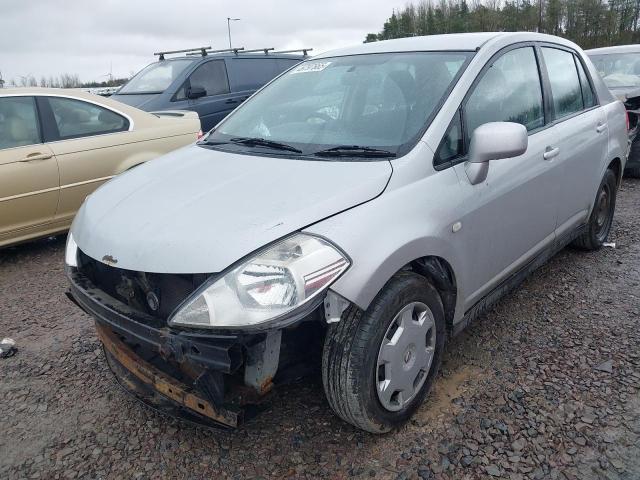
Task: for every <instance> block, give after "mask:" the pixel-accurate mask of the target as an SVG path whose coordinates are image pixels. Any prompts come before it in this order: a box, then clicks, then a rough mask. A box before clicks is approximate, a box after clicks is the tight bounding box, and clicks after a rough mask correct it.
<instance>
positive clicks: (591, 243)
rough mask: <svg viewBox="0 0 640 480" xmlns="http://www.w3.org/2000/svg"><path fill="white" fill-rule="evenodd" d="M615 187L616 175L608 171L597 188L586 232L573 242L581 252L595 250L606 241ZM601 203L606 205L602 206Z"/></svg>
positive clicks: (611, 220)
mask: <svg viewBox="0 0 640 480" xmlns="http://www.w3.org/2000/svg"><path fill="white" fill-rule="evenodd" d="M617 187H618V182H617V178H616V174H615V173H614V171H613V170H611V169H608V170H607V171H606V172H605V174H604V177H603V178H602V182H600V186H599V187H598V193H597V194H596V199H595V202H594V204H593V210H592V212H591V216H590V217H589V223H588V224H587V230H586V232H584V233H583V234H582V235H580V236H579V237H578V238H576V239H575V240H574V242H573V245H574V246H576V247H578V248H581V249H583V250H597V249H599V248H600V247H602V244H603V243H604V242H606V241H607V237H608V236H609V232H610V231H611V225H612V224H613V214H614V212H615V209H616V192H617ZM603 196H604V197H606V198H604V197H603ZM602 202H606V204H605V205H603V203H602Z"/></svg>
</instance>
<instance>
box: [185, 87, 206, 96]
mask: <svg viewBox="0 0 640 480" xmlns="http://www.w3.org/2000/svg"><path fill="white" fill-rule="evenodd" d="M206 94H207V91H206V90H205V89H204V87H190V88H189V92H188V93H187V97H189V98H191V99H194V98H200V97H204V96H205V95H206Z"/></svg>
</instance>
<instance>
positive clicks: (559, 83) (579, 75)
mask: <svg viewBox="0 0 640 480" xmlns="http://www.w3.org/2000/svg"><path fill="white" fill-rule="evenodd" d="M540 50H541V52H542V59H543V60H544V65H545V67H546V73H547V77H548V86H549V90H550V96H551V100H552V101H551V102H550V107H551V115H552V121H553V127H552V129H553V132H554V136H555V137H556V139H555V140H554V142H553V147H554V148H555V149H557V155H556V156H555V157H554V158H551V159H549V162H551V163H555V164H557V165H558V166H559V167H560V170H561V172H562V174H561V175H562V185H561V188H560V190H559V198H558V220H557V235H558V237H562V236H564V235H568V234H571V233H572V232H573V231H574V230H575V228H576V227H577V226H579V225H580V224H582V223H584V222H585V221H586V220H587V215H588V213H589V208H590V206H591V205H592V203H593V201H594V199H595V193H596V190H597V187H598V185H599V184H600V178H599V176H600V167H601V165H602V162H603V158H604V157H605V155H606V153H607V143H608V132H607V124H606V116H605V114H604V111H603V109H602V108H600V107H599V105H598V104H597V99H596V97H595V95H594V92H593V88H592V85H591V80H590V79H589V77H588V76H587V75H586V73H585V69H584V66H583V65H582V62H581V61H580V60H579V58H578V57H577V56H576V55H575V53H574V52H573V51H571V50H569V49H564V48H562V47H557V46H542V47H541V49H540Z"/></svg>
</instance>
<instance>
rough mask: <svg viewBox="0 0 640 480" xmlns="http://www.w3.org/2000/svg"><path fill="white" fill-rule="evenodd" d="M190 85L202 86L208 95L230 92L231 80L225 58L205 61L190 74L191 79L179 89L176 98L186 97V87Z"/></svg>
mask: <svg viewBox="0 0 640 480" xmlns="http://www.w3.org/2000/svg"><path fill="white" fill-rule="evenodd" d="M189 87H202V88H204V89H205V91H206V92H207V96H208V97H210V96H212V95H220V94H223V93H229V80H228V79H227V69H226V67H225V66H224V60H214V61H210V62H206V63H203V64H202V65H200V66H199V67H198V68H196V69H195V71H194V72H193V73H192V74H191V75H190V76H189V79H188V80H187V82H185V84H184V85H183V86H182V87H181V88H180V90H178V93H177V94H176V100H183V99H185V98H186V89H187V88H189Z"/></svg>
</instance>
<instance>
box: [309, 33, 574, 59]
mask: <svg viewBox="0 0 640 480" xmlns="http://www.w3.org/2000/svg"><path fill="white" fill-rule="evenodd" d="M492 40H501V42H500V43H501V44H506V43H509V42H510V41H511V42H513V43H515V42H526V41H531V42H535V41H539V42H552V43H557V44H560V45H566V46H569V47H574V48H575V44H573V43H572V42H570V41H568V40H565V39H563V38H560V37H555V36H553V35H546V34H543V33H535V32H475V33H448V34H443V35H425V36H421V37H407V38H397V39H393V40H382V41H380V42H370V43H364V44H361V45H357V46H353V47H348V48H341V49H337V50H331V51H328V52H324V53H322V54H320V55H316V56H315V57H313V58H323V57H335V56H343V55H361V54H367V53H386V52H389V53H391V52H411V51H474V50H478V49H480V48H481V47H482V46H483V45H485V44H486V43H489V42H491V41H492Z"/></svg>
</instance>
